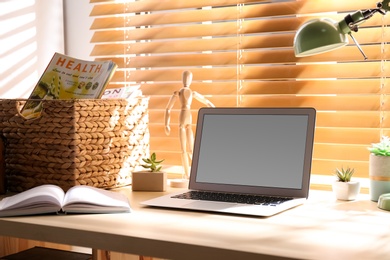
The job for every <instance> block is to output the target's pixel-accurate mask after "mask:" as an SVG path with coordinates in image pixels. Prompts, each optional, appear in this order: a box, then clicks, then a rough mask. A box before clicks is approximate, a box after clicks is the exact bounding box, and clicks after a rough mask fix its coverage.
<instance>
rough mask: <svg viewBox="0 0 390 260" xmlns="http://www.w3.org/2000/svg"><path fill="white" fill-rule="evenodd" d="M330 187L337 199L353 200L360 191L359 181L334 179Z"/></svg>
mask: <svg viewBox="0 0 390 260" xmlns="http://www.w3.org/2000/svg"><path fill="white" fill-rule="evenodd" d="M332 189H333V192H334V194H335V195H336V198H337V199H338V200H355V199H356V196H357V195H358V194H359V192H360V183H359V182H356V181H350V182H341V181H335V182H334V183H333V185H332Z"/></svg>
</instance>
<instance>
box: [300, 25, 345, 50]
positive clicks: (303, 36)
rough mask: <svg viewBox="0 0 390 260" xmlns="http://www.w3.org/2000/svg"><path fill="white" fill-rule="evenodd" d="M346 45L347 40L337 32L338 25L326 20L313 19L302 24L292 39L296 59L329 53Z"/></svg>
mask: <svg viewBox="0 0 390 260" xmlns="http://www.w3.org/2000/svg"><path fill="white" fill-rule="evenodd" d="M347 44H348V38H347V36H346V35H345V34H343V33H341V32H340V31H339V30H338V24H337V23H336V22H335V21H333V20H331V19H328V18H322V19H314V20H310V21H308V22H307V23H305V24H303V25H302V26H301V28H299V30H298V32H297V34H296V35H295V38H294V52H295V56H296V57H305V56H310V55H315V54H320V53H323V52H327V51H331V50H334V49H337V48H340V47H343V46H345V45H347Z"/></svg>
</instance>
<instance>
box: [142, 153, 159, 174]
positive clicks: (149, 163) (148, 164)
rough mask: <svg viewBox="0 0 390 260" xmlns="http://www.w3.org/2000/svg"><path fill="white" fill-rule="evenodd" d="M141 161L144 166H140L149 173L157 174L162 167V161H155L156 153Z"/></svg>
mask: <svg viewBox="0 0 390 260" xmlns="http://www.w3.org/2000/svg"><path fill="white" fill-rule="evenodd" d="M142 161H144V163H145V164H142V165H141V166H142V167H144V168H145V169H150V171H151V172H158V171H160V170H161V168H162V166H160V164H161V163H162V162H163V161H164V160H159V161H157V156H156V153H152V155H151V156H150V158H143V159H142Z"/></svg>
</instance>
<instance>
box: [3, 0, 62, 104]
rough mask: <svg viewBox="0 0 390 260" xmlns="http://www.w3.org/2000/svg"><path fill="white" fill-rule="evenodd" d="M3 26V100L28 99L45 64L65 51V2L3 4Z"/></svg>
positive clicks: (6, 2)
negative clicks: (57, 52)
mask: <svg viewBox="0 0 390 260" xmlns="http://www.w3.org/2000/svg"><path fill="white" fill-rule="evenodd" d="M48 17H51V18H50V20H48V19H47V18H48ZM53 17H54V19H55V20H54V21H53ZM0 22H1V26H0V35H1V42H2V43H1V46H2V47H1V50H0V58H1V66H0V72H1V73H0V75H1V76H0V98H26V97H28V96H29V95H30V92H31V90H32V88H33V87H34V86H35V84H36V82H37V81H38V79H39V76H40V75H41V73H42V72H43V70H44V68H45V66H46V65H43V64H47V63H48V62H49V60H50V58H51V56H52V55H53V53H54V51H59V52H61V51H63V19H62V1H61V0H55V1H53V0H40V1H36V0H23V1H10V0H8V1H2V2H1V3H0ZM53 32H54V33H53Z"/></svg>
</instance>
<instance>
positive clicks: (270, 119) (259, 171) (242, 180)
mask: <svg viewBox="0 0 390 260" xmlns="http://www.w3.org/2000/svg"><path fill="white" fill-rule="evenodd" d="M307 125H308V116H307V115H204V122H203V127H202V129H203V130H202V134H201V138H202V139H201V144H200V148H199V149H200V153H199V161H198V168H197V177H196V181H197V182H205V183H216V184H235V185H249V186H261V187H277V188H292V189H300V188H301V187H302V177H303V168H304V167H303V164H304V157H305V146H306V134H307Z"/></svg>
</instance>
